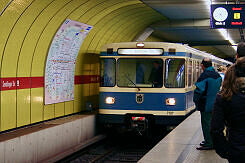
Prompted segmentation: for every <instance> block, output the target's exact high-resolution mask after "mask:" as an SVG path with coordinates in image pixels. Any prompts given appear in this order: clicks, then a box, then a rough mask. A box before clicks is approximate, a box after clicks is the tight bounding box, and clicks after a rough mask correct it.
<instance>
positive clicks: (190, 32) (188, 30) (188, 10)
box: [142, 0, 244, 57]
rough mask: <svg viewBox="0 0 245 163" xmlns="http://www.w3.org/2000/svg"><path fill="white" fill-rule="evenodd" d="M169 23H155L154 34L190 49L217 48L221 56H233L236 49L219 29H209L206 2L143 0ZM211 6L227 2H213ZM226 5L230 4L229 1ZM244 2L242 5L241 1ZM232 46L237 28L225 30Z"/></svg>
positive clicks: (216, 0)
mask: <svg viewBox="0 0 245 163" xmlns="http://www.w3.org/2000/svg"><path fill="white" fill-rule="evenodd" d="M142 2H143V3H145V4H147V5H148V6H150V7H151V8H153V9H154V10H156V11H157V12H159V13H161V14H162V15H163V16H165V17H166V18H168V21H164V22H156V23H155V24H153V25H152V26H151V27H152V28H153V29H154V33H153V35H155V36H157V37H159V38H162V39H164V40H166V41H170V42H181V43H188V44H189V45H191V46H206V47H205V48H207V46H209V47H212V48H216V49H218V50H219V51H220V52H221V53H224V57H228V56H234V54H235V50H234V49H233V48H232V47H231V44H230V43H229V41H227V40H225V39H224V37H223V36H222V35H221V33H220V32H219V30H217V29H210V22H209V19H210V7H209V5H208V4H210V3H211V1H209V0H142ZM212 3H213V4H214V3H224V4H225V3H226V2H225V1H221V0H215V1H214V0H213V1H212ZM229 3H232V2H231V1H230V2H229ZM241 3H244V2H241ZM225 35H228V36H229V37H230V38H231V39H233V40H234V42H235V43H238V42H239V41H240V40H241V37H240V32H239V30H238V29H227V30H226V31H225Z"/></svg>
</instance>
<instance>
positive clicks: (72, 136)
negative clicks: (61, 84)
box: [0, 112, 103, 163]
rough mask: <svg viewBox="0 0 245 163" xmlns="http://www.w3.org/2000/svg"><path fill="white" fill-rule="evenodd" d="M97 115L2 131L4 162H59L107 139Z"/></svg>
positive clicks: (0, 144)
mask: <svg viewBox="0 0 245 163" xmlns="http://www.w3.org/2000/svg"><path fill="white" fill-rule="evenodd" d="M95 117H96V114H95V113H93V112H91V113H84V114H77V115H72V116H68V117H63V118H59V119H56V120H51V121H47V122H43V123H40V124H37V125H32V126H28V127H24V128H20V129H17V130H14V131H11V132H7V133H3V134H0V162H1V163H7V162H11V163H19V162H25V163H26V162H30V163H31V162H37V163H39V162H40V163H43V162H45V163H48V162H56V161H58V160H60V159H62V158H64V157H66V156H68V155H70V154H72V153H74V152H76V151H78V150H80V149H81V148H84V147H86V146H88V145H90V144H93V143H94V142H96V141H97V140H100V139H102V138H103V136H99V135H96V120H95Z"/></svg>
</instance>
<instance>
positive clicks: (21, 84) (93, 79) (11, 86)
mask: <svg viewBox="0 0 245 163" xmlns="http://www.w3.org/2000/svg"><path fill="white" fill-rule="evenodd" d="M99 78H100V76H99V75H78V76H75V84H76V85H78V84H89V83H99ZM0 80H1V91H7V90H16V89H28V88H41V87H44V77H15V78H0Z"/></svg>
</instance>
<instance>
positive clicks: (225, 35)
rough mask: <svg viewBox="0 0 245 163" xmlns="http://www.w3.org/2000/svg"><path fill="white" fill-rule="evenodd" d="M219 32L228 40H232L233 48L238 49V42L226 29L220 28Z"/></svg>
mask: <svg viewBox="0 0 245 163" xmlns="http://www.w3.org/2000/svg"><path fill="white" fill-rule="evenodd" d="M218 31H219V33H220V34H221V36H222V37H223V38H224V39H225V40H228V41H229V42H230V44H231V45H232V48H233V49H234V50H235V51H236V50H237V44H236V43H235V41H234V40H232V38H231V37H230V36H229V35H228V32H227V30H226V29H218Z"/></svg>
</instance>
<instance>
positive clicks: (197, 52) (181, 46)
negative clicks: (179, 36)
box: [101, 42, 233, 64]
mask: <svg viewBox="0 0 245 163" xmlns="http://www.w3.org/2000/svg"><path fill="white" fill-rule="evenodd" d="M137 43H139V42H120V43H111V44H107V45H104V46H103V47H102V49H101V51H102V52H106V51H107V49H108V48H111V49H113V52H117V50H118V49H119V48H122V49H123V48H129V49H130V48H137V46H136V44H137ZM140 43H144V48H163V49H164V51H168V50H169V49H175V50H176V52H187V53H192V54H195V55H197V56H200V57H201V58H205V57H208V58H210V59H212V60H213V61H216V62H222V63H226V64H233V63H232V62H229V61H227V60H224V59H222V58H219V57H216V56H214V55H212V54H210V53H207V52H203V51H200V50H197V49H195V48H192V47H190V46H188V45H187V44H182V43H169V42H140Z"/></svg>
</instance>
